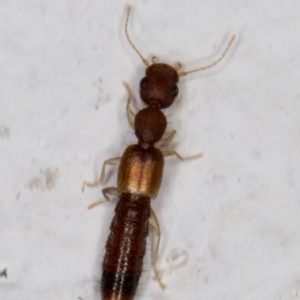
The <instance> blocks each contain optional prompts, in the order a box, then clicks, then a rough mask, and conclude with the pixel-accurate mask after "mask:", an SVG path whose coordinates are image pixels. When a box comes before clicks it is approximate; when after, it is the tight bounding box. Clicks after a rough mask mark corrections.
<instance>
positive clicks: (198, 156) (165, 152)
mask: <svg viewBox="0 0 300 300" xmlns="http://www.w3.org/2000/svg"><path fill="white" fill-rule="evenodd" d="M162 154H163V156H174V155H175V156H176V157H177V158H178V159H180V160H181V161H185V160H190V159H196V158H200V157H202V156H203V153H198V154H195V155H191V156H186V157H183V156H181V155H180V154H179V153H178V152H176V151H175V150H164V151H162Z"/></svg>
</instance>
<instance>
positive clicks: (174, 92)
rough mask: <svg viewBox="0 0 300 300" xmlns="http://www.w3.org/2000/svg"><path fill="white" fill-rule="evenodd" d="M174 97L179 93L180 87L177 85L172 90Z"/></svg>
mask: <svg viewBox="0 0 300 300" xmlns="http://www.w3.org/2000/svg"><path fill="white" fill-rule="evenodd" d="M172 94H173V97H174V98H175V97H176V96H177V95H178V87H177V85H175V86H174V87H173V90H172Z"/></svg>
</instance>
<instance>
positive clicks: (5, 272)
mask: <svg viewBox="0 0 300 300" xmlns="http://www.w3.org/2000/svg"><path fill="white" fill-rule="evenodd" d="M0 277H5V278H7V269H6V268H5V269H4V270H3V271H1V272H0Z"/></svg>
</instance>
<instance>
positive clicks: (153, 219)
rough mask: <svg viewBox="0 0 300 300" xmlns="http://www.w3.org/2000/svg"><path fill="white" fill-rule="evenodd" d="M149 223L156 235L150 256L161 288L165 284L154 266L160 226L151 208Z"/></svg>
mask: <svg viewBox="0 0 300 300" xmlns="http://www.w3.org/2000/svg"><path fill="white" fill-rule="evenodd" d="M149 223H150V225H151V226H152V227H153V228H154V231H155V233H156V235H157V242H156V245H155V248H154V252H153V256H152V266H153V268H154V273H155V279H156V280H157V281H158V283H159V286H160V287H161V288H162V289H164V288H165V287H166V286H165V284H164V283H163V282H162V281H161V278H160V275H159V272H158V270H157V268H156V261H157V257H158V249H159V243H160V236H161V233H160V227H159V223H158V220H157V217H156V215H155V213H154V211H153V210H152V209H151V215H150V219H149Z"/></svg>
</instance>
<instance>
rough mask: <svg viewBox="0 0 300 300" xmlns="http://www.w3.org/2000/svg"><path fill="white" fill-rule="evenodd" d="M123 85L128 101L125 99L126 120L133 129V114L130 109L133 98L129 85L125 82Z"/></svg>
mask: <svg viewBox="0 0 300 300" xmlns="http://www.w3.org/2000/svg"><path fill="white" fill-rule="evenodd" d="M124 85H125V87H126V89H127V91H128V99H127V105H126V111H127V119H128V122H129V124H130V126H131V127H132V128H133V129H134V119H135V114H134V112H133V111H132V110H131V107H130V101H131V99H132V98H133V94H132V91H131V89H130V87H129V85H128V84H127V83H126V82H124Z"/></svg>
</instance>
